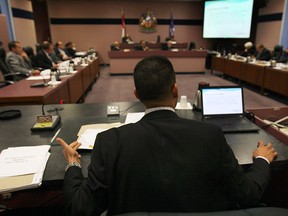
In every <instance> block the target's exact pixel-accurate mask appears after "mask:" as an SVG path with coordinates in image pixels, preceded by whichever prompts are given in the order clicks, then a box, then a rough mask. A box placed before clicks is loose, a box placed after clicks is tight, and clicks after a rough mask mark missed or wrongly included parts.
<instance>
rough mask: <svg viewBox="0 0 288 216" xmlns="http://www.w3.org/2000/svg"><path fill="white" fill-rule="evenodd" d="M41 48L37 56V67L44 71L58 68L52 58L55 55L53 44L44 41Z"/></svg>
mask: <svg viewBox="0 0 288 216" xmlns="http://www.w3.org/2000/svg"><path fill="white" fill-rule="evenodd" d="M41 48H42V49H40V50H39V52H38V53H37V55H36V62H37V66H38V67H40V68H43V69H51V68H56V67H57V64H56V63H55V62H54V61H53V59H52V57H51V56H50V55H51V54H52V53H54V47H53V44H51V43H50V42H49V41H44V42H43V43H42V45H41Z"/></svg>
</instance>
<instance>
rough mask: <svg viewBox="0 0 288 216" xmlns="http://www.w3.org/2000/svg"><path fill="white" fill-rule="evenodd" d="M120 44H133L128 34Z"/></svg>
mask: <svg viewBox="0 0 288 216" xmlns="http://www.w3.org/2000/svg"><path fill="white" fill-rule="evenodd" d="M122 43H128V44H131V43H133V40H132V38H131V36H130V35H129V34H126V35H125V36H124V37H123V38H122Z"/></svg>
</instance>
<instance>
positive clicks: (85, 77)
mask: <svg viewBox="0 0 288 216" xmlns="http://www.w3.org/2000/svg"><path fill="white" fill-rule="evenodd" d="M76 69H77V72H76V73H73V74H70V75H68V76H67V75H66V76H63V77H61V83H60V84H57V85H53V86H46V87H39V88H32V87H31V85H32V84H34V83H39V82H43V80H40V81H39V80H20V81H18V82H15V83H14V84H12V85H9V86H6V87H4V88H1V89H0V106H3V105H16V104H17V105H20V104H25V105H27V104H51V103H54V104H55V103H58V102H59V101H63V103H77V102H78V101H80V100H82V96H83V95H84V94H85V92H86V91H87V90H88V89H89V88H90V86H91V84H92V83H94V82H95V80H96V79H97V77H98V76H99V74H100V68H99V59H98V58H96V59H94V60H93V61H91V62H89V64H88V65H86V66H81V65H77V67H76Z"/></svg>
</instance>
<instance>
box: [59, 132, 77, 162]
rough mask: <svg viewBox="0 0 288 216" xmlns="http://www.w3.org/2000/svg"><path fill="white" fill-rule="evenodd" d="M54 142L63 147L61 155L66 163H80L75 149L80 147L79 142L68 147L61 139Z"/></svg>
mask: <svg viewBox="0 0 288 216" xmlns="http://www.w3.org/2000/svg"><path fill="white" fill-rule="evenodd" d="M56 141H57V142H58V143H59V144H60V145H61V146H62V147H63V149H64V150H63V154H64V157H65V159H66V161H67V163H73V162H77V163H80V158H81V155H80V154H79V153H78V152H77V149H78V148H79V146H80V145H81V144H80V143H79V142H77V141H75V142H73V143H71V144H70V145H68V144H67V143H66V142H65V141H64V140H63V139H61V138H56Z"/></svg>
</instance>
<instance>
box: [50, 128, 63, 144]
mask: <svg viewBox="0 0 288 216" xmlns="http://www.w3.org/2000/svg"><path fill="white" fill-rule="evenodd" d="M60 130H61V128H59V129H58V131H57V132H56V133H55V135H54V136H53V138H52V139H51V141H50V143H52V142H53V141H54V139H55V138H56V137H57V135H58V134H59V132H60Z"/></svg>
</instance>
